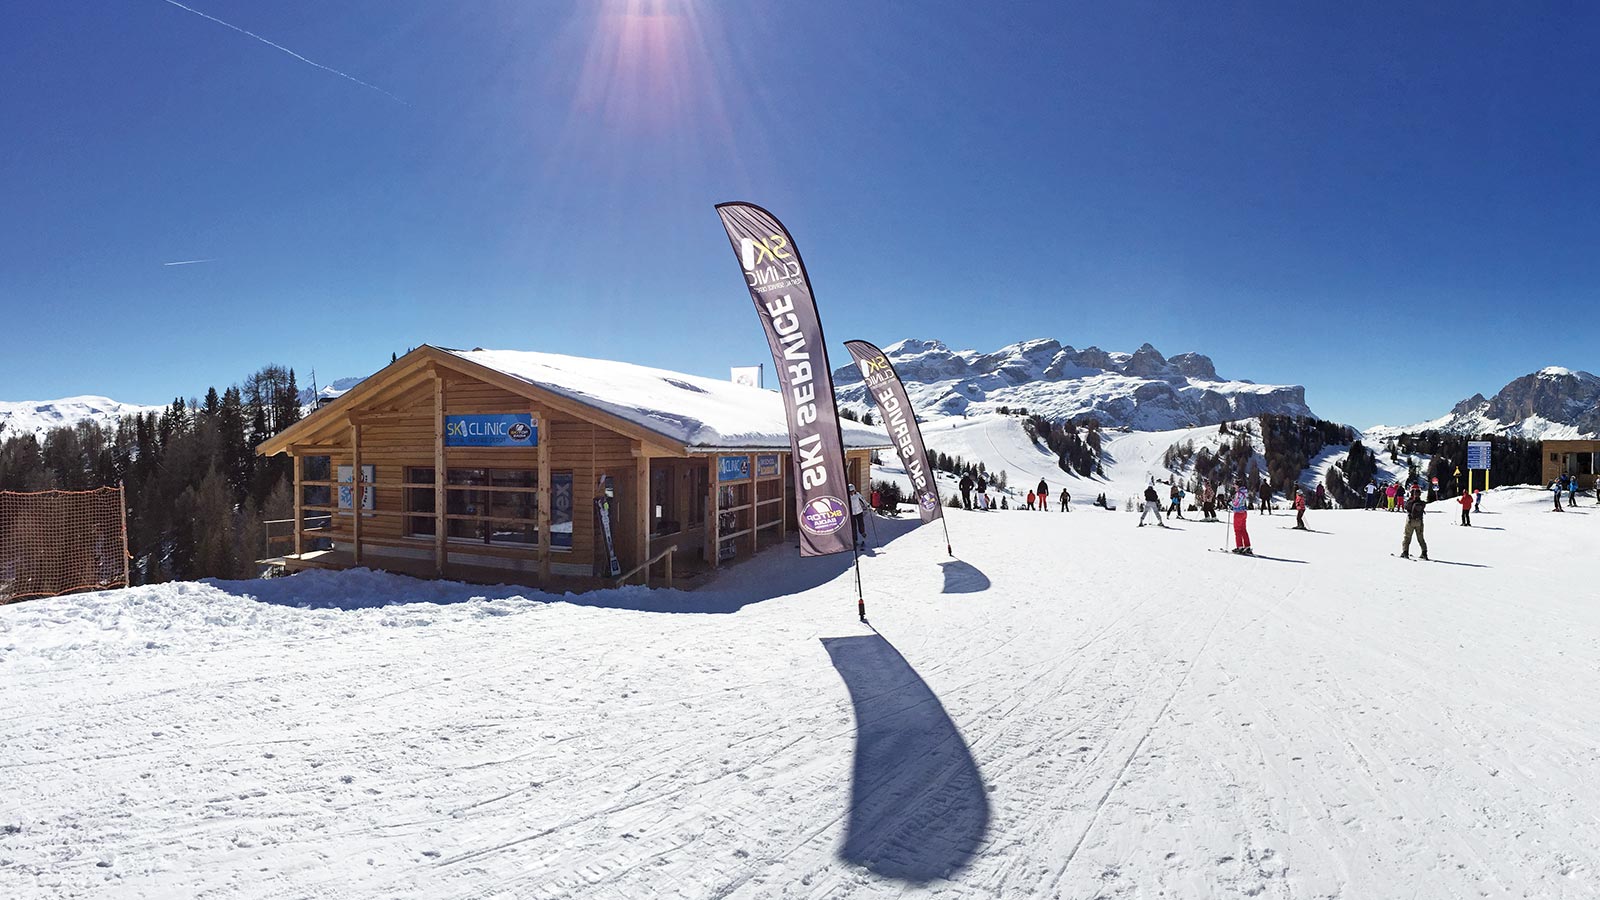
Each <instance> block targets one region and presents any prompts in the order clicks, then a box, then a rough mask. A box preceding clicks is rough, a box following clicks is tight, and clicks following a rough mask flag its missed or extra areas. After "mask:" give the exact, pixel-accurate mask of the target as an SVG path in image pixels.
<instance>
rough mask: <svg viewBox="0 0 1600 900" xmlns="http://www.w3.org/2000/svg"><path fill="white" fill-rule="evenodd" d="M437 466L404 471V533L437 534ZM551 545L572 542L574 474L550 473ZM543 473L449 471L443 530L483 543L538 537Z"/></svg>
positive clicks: (530, 540)
mask: <svg viewBox="0 0 1600 900" xmlns="http://www.w3.org/2000/svg"><path fill="white" fill-rule="evenodd" d="M433 476H434V470H433V468H432V467H431V466H415V467H412V468H409V469H407V470H406V487H405V492H406V513H407V516H406V534H408V535H411V536H413V537H432V536H433V535H434V533H435V522H436V521H437V520H436V517H435V513H436V512H437V509H436V507H435V506H434V485H433ZM550 480H551V487H552V492H553V499H552V503H551V516H550V526H551V527H550V530H551V544H552V546H553V547H554V548H556V549H564V548H566V547H571V546H572V473H571V472H553V473H551V479H550ZM538 486H539V473H538V472H537V471H535V470H533V469H467V468H461V469H447V470H445V535H446V536H447V537H449V538H451V539H452V540H457V541H473V542H476V543H483V544H513V545H518V544H522V545H530V546H531V545H536V544H538V542H539V521H538V520H539V495H538V493H537V489H538Z"/></svg>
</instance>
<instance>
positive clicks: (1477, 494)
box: [1472, 488, 1483, 512]
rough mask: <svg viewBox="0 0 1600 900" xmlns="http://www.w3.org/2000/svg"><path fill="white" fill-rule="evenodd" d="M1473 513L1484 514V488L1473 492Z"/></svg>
mask: <svg viewBox="0 0 1600 900" xmlns="http://www.w3.org/2000/svg"><path fill="white" fill-rule="evenodd" d="M1472 511H1473V512H1483V488H1478V489H1477V490H1475V491H1473V492H1472Z"/></svg>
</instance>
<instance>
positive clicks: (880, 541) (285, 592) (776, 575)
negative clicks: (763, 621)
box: [205, 516, 987, 615]
mask: <svg viewBox="0 0 1600 900" xmlns="http://www.w3.org/2000/svg"><path fill="white" fill-rule="evenodd" d="M921 524H922V522H921V520H920V519H918V518H917V517H915V516H912V517H909V518H906V519H893V518H879V519H878V520H877V521H876V522H875V523H873V530H872V532H870V534H872V535H873V536H874V537H875V540H869V541H868V544H869V550H868V551H867V552H866V553H865V554H863V555H865V556H871V555H873V548H877V547H883V546H886V545H888V544H890V543H893V542H894V541H896V540H898V539H900V538H902V537H904V536H905V535H907V534H909V533H910V532H911V531H912V530H914V529H915V528H916V527H917V526H919V525H921ZM941 549H942V548H941ZM854 562H855V560H854V558H853V556H852V554H849V553H835V554H833V555H831V556H813V557H800V556H798V554H797V551H796V545H795V543H794V542H792V541H791V542H786V543H783V544H779V545H777V546H773V547H768V548H767V549H765V550H763V551H761V552H760V553H758V554H756V555H755V556H754V557H753V558H750V559H746V560H744V561H742V562H740V563H739V564H738V565H734V566H730V567H728V568H727V569H724V570H722V571H721V572H720V573H718V574H717V575H716V576H715V577H714V578H713V579H712V580H711V581H710V582H709V583H707V584H706V585H705V586H704V587H702V588H700V589H699V590H695V591H682V590H669V589H662V588H656V589H649V588H644V587H640V586H637V585H630V586H628V587H622V588H607V589H601V590H595V591H590V592H587V593H582V594H571V593H567V594H556V593H549V592H544V591H540V590H539V589H538V588H533V587H527V586H523V585H506V584H499V585H477V584H464V583H462V582H458V581H432V580H427V579H420V578H412V577H410V576H407V575H399V574H396V573H393V572H382V571H375V570H372V569H346V570H344V571H338V572H335V571H325V570H320V569H310V570H307V571H304V572H298V573H296V574H294V575H291V576H288V577H286V578H260V579H249V580H240V581H222V580H215V579H206V580H205V583H206V584H209V585H211V586H212V587H214V588H217V589H218V590H221V591H224V592H226V593H229V594H233V595H235V596H238V597H247V598H250V599H252V600H255V601H257V602H260V603H271V604H273V605H276V606H288V607H294V608H298V609H327V610H345V611H351V610H358V609H374V608H378V607H384V606H395V605H401V604H408V603H433V604H439V605H447V604H453V603H469V602H473V601H498V600H505V601H512V600H519V599H520V600H527V601H533V602H544V603H548V602H555V601H560V602H563V603H570V604H572V605H574V606H589V607H596V608H601V609H626V610H633V611H636V612H661V613H701V614H724V613H733V612H738V611H739V610H740V609H743V608H744V607H746V606H748V605H750V604H752V603H760V602H762V601H764V600H771V599H773V598H775V597H783V596H787V595H790V594H798V593H803V592H805V591H809V590H811V589H813V588H816V587H819V586H821V585H824V584H827V583H828V582H830V581H833V580H834V579H837V578H839V577H840V576H842V575H845V574H847V573H848V572H849V571H850V568H851V566H852V565H854ZM973 571H974V572H976V571H977V570H976V569H974V570H973ZM980 577H981V573H980ZM985 585H986V586H987V582H985ZM851 590H852V591H853V590H854V585H853V584H852V585H851ZM851 599H852V600H853V599H854V598H853V597H852V598H851ZM867 599H868V600H869V601H870V600H871V599H872V598H871V597H870V596H869V597H868V598H867ZM850 607H851V608H850V610H849V612H850V614H851V615H854V612H855V609H854V603H853V602H852V603H851V604H850Z"/></svg>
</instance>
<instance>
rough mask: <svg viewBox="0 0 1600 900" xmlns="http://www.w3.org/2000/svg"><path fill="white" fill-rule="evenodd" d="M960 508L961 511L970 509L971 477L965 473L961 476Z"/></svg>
mask: <svg viewBox="0 0 1600 900" xmlns="http://www.w3.org/2000/svg"><path fill="white" fill-rule="evenodd" d="M961 506H962V508H963V509H971V508H972V476H971V475H968V474H965V473H963V474H962V476H961Z"/></svg>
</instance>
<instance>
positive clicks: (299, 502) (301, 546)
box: [289, 450, 306, 556]
mask: <svg viewBox="0 0 1600 900" xmlns="http://www.w3.org/2000/svg"><path fill="white" fill-rule="evenodd" d="M289 465H291V466H293V467H294V555H295V556H300V555H301V554H303V553H305V552H306V549H305V539H304V537H303V536H302V535H301V534H300V532H302V531H304V530H305V527H306V511H305V490H304V489H303V488H302V487H301V486H300V457H298V456H295V455H294V451H293V450H290V451H289Z"/></svg>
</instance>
